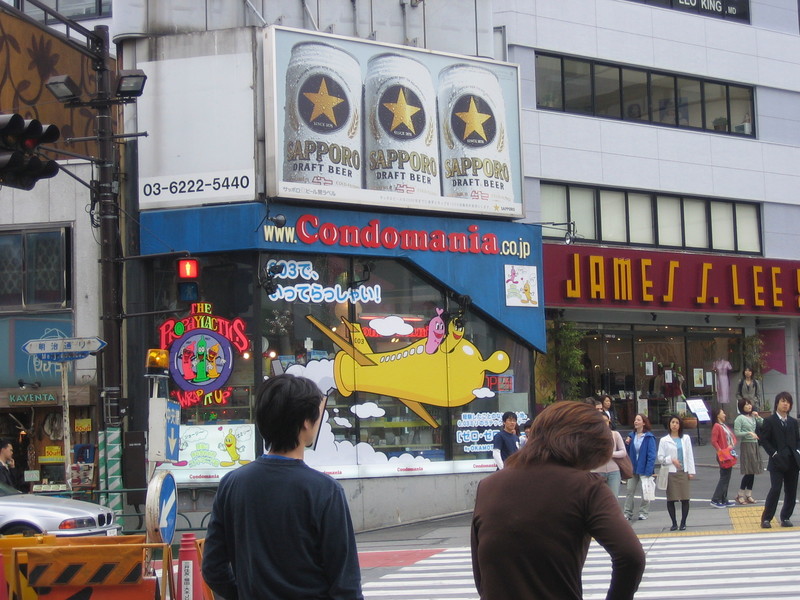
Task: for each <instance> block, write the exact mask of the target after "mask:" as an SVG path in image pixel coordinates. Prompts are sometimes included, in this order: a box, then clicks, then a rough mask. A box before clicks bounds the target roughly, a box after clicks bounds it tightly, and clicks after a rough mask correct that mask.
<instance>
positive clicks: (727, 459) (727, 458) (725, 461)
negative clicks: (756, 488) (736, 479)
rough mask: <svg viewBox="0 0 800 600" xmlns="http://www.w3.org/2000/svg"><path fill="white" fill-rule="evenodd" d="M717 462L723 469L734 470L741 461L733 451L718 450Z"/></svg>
mask: <svg viewBox="0 0 800 600" xmlns="http://www.w3.org/2000/svg"><path fill="white" fill-rule="evenodd" d="M717 460H718V461H719V466H720V468H721V469H732V468H733V467H735V466H736V463H737V462H738V460H739V459H737V458H736V454H735V453H734V452H733V451H732V450H728V449H727V448H723V449H722V450H717Z"/></svg>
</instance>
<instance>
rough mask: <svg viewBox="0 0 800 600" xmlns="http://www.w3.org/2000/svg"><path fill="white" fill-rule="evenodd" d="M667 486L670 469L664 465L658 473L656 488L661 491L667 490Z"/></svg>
mask: <svg viewBox="0 0 800 600" xmlns="http://www.w3.org/2000/svg"><path fill="white" fill-rule="evenodd" d="M667 484H669V467H667V466H664V465H662V466H661V468H660V469H659V471H658V479H657V480H656V487H657V488H658V489H660V490H665V489H667Z"/></svg>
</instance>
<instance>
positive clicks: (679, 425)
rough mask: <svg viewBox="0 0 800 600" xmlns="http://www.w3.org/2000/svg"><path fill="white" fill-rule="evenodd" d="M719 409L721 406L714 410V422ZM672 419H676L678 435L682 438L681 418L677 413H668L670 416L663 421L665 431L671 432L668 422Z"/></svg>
mask: <svg viewBox="0 0 800 600" xmlns="http://www.w3.org/2000/svg"><path fill="white" fill-rule="evenodd" d="M720 410H722V409H721V408H720V409H717V412H716V413H715V415H714V420H715V422H716V418H717V415H718V414H719V411H720ZM672 419H678V437H681V438H682V437H683V419H681V418H680V417H679V416H678V415H670V416H669V418H668V419H667V422H666V423H664V425H665V426H666V428H667V431H668V432H671V431H672V430H671V429H670V428H669V424H670V423H672Z"/></svg>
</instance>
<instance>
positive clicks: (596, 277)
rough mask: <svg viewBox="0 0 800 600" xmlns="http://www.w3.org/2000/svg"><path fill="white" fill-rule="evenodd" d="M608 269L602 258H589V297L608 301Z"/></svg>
mask: <svg viewBox="0 0 800 600" xmlns="http://www.w3.org/2000/svg"><path fill="white" fill-rule="evenodd" d="M605 284H606V269H605V265H604V264H603V257H602V256H590V257H589V297H590V298H597V299H598V300H605V299H606V285H605Z"/></svg>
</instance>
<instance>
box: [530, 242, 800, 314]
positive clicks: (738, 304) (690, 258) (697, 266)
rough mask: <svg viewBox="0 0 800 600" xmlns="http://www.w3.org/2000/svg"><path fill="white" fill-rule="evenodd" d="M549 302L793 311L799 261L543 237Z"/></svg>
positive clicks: (798, 298)
mask: <svg viewBox="0 0 800 600" xmlns="http://www.w3.org/2000/svg"><path fill="white" fill-rule="evenodd" d="M543 253H544V271H545V274H546V282H547V283H546V289H545V293H546V295H547V304H548V306H579V307H597V306H603V307H604V308H640V309H649V310H652V309H660V310H680V311H698V312H726V313H741V314H765V313H767V314H768V313H781V314H787V313H794V314H797V313H800V262H799V261H785V260H769V259H762V258H745V257H735V256H716V255H708V254H679V253H669V252H648V251H637V250H627V249H621V248H620V249H617V248H598V247H578V246H563V245H560V244H545V245H544V249H543Z"/></svg>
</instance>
